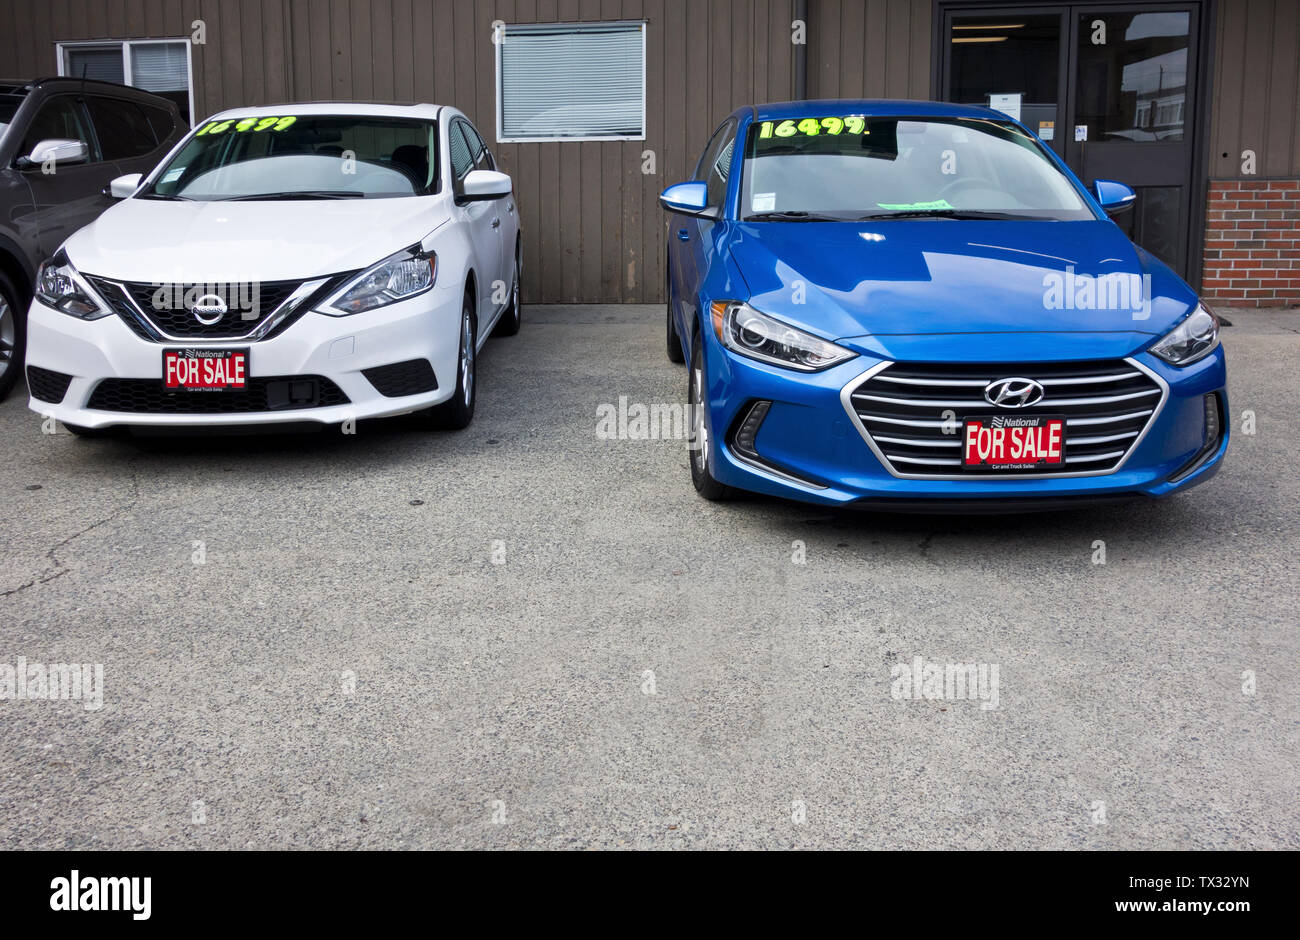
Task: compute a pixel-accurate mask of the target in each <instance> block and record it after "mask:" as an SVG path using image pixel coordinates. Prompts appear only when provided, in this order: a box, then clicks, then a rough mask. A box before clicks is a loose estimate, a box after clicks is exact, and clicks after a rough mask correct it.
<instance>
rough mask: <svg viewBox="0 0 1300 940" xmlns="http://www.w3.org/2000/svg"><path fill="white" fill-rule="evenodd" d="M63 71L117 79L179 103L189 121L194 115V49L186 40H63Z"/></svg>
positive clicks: (186, 120)
mask: <svg viewBox="0 0 1300 940" xmlns="http://www.w3.org/2000/svg"><path fill="white" fill-rule="evenodd" d="M59 49H60V50H61V55H60V56H59V74H60V75H68V76H70V77H72V78H88V79H96V80H98V81H102V82H116V83H117V84H119V85H131V86H133V87H135V88H142V89H144V90H145V91H149V92H153V93H154V94H155V95H159V96H160V97H163V98H169V99H171V100H172V101H174V102H176V106H177V107H178V108H180V111H181V117H183V118H184V119H185V122H186V123H187V124H188V123H189V122H190V115H191V113H192V112H191V101H190V52H189V43H188V42H187V41H186V40H184V39H178V40H167V41H156V40H148V41H125V42H114V43H111V44H110V43H105V42H102V41H101V42H94V43H62V44H60V46H59Z"/></svg>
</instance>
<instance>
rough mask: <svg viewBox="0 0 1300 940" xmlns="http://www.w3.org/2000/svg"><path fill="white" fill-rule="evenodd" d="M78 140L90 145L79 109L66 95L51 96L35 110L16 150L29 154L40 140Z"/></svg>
mask: <svg viewBox="0 0 1300 940" xmlns="http://www.w3.org/2000/svg"><path fill="white" fill-rule="evenodd" d="M54 139H60V140H79V141H81V142H82V143H84V144H86V145H87V146H90V135H89V134H87V133H86V128H85V123H84V122H83V121H82V119H81V111H80V110H79V109H78V108H77V106H76V104H75V102H74V101H73V99H72V98H70V97H68V96H67V95H65V96H63V97H61V98H52V99H50V100H49V101H47V102H46V103H45V104H43V105H41V109H40V110H39V111H37V112H36V117H35V118H34V119H33V120H32V123H31V124H30V125H29V126H28V128H27V136H26V137H24V138H23V143H22V146H20V147H19V148H18V152H19V153H20V154H22V155H23V156H26V155H27V154H30V153H31V152H32V148H34V147H35V146H36V145H37V144H39V143H40V142H41V141H42V140H54Z"/></svg>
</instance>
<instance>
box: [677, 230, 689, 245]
mask: <svg viewBox="0 0 1300 940" xmlns="http://www.w3.org/2000/svg"><path fill="white" fill-rule="evenodd" d="M677 237H678V238H680V239H681V240H682V241H684V242H688V241H690V240H691V233H690V232H688V231H687V230H686V229H684V228H679V229H678V230H677Z"/></svg>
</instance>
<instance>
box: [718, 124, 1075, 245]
mask: <svg viewBox="0 0 1300 940" xmlns="http://www.w3.org/2000/svg"><path fill="white" fill-rule="evenodd" d="M742 166H743V173H742V178H741V206H740V214H741V217H742V218H748V217H750V216H762V215H765V214H771V213H801V214H804V215H808V214H812V215H817V216H826V217H829V218H833V219H843V220H849V221H851V220H854V219H861V218H863V217H864V216H872V217H879V216H882V215H889V214H897V215H902V216H904V217H908V216H915V215H917V214H918V213H931V214H933V213H949V214H959V213H966V214H967V215H970V214H972V213H984V214H985V215H989V214H993V215H995V216H997V217H999V218H1024V219H1054V220H1060V221H1069V220H1085V219H1093V218H1095V216H1094V215H1093V212H1092V210H1091V209H1089V208H1088V206H1087V204H1086V203H1085V202H1084V200H1083V198H1082V197H1081V196H1080V195H1079V193H1078V192H1076V191H1075V189H1074V187H1073V185H1072V184H1071V183H1070V181H1069V179H1068V178H1067V177H1066V176H1065V174H1063V173H1062V172H1061V171H1060V170H1059V169H1058V168H1057V167H1056V165H1055V164H1054V163H1053V162H1052V161H1051V160H1050V158H1049V157H1048V155H1047V152H1046V150H1045V148H1043V147H1042V146H1041V145H1040V144H1038V143H1037V142H1036V141H1035V140H1034V139H1033V137H1032V136H1030V135H1028V134H1026V133H1025V132H1024V130H1023V129H1021V128H1019V127H1017V126H1016V125H1014V124H1011V123H1008V122H1001V121H992V120H988V119H985V118H978V119H976V118H953V117H932V118H928V117H888V116H879V117H869V116H864V115H861V114H857V115H854V114H833V113H827V114H825V115H822V116H818V117H809V118H799V119H790V120H784V121H781V120H772V121H763V122H756V123H755V124H754V125H753V126H752V127H751V128H750V131H749V137H748V140H747V141H746V143H745V150H744V162H743V164H742Z"/></svg>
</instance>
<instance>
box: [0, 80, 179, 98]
mask: <svg viewBox="0 0 1300 940" xmlns="http://www.w3.org/2000/svg"><path fill="white" fill-rule="evenodd" d="M48 85H67V86H68V87H70V88H82V87H85V88H88V89H90V90H92V91H114V92H127V93H129V94H132V95H142V96H144V97H147V98H157V97H158V96H157V95H155V94H152V93H151V92H148V91H146V90H145V89H143V88H133V87H132V86H130V85H123V84H121V83H119V82H105V81H100V80H99V79H97V78H76V77H75V76H72V75H47V76H45V77H44V78H30V79H28V78H0V94H4V95H26V94H30V93H31V92H33V91H35V90H36V89H38V88H44V87H46V86H48ZM163 100H166V99H163Z"/></svg>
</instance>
